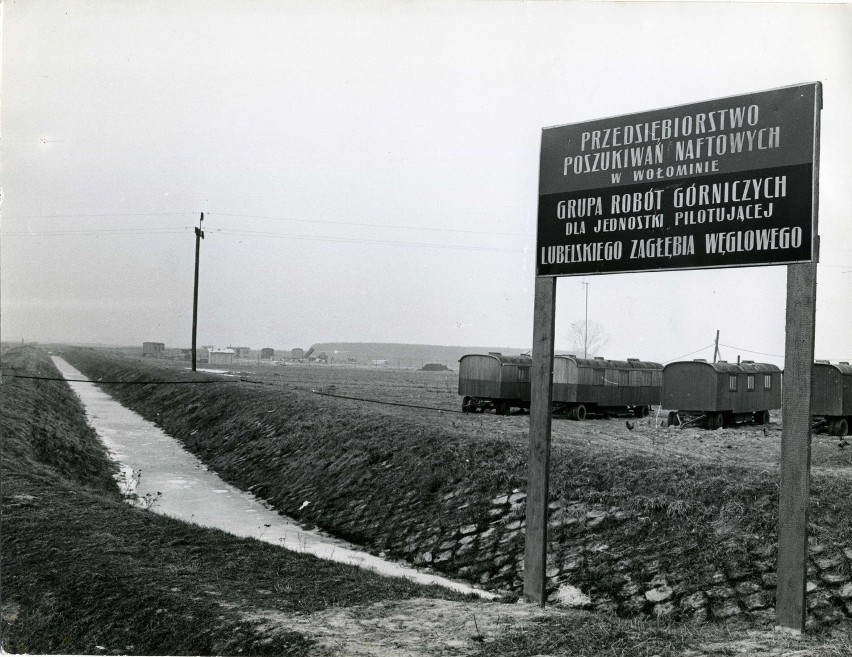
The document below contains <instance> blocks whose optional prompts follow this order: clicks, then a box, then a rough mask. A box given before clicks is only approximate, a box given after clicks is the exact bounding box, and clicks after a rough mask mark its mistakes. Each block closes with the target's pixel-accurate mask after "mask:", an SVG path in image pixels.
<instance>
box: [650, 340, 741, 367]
mask: <svg viewBox="0 0 852 657" xmlns="http://www.w3.org/2000/svg"><path fill="white" fill-rule="evenodd" d="M714 345H715V343H714V342H711V343H710V344H708V345H707V346H706V347H701V349H696V350H695V351H690V352H689V353H688V354H684V355H683V356H678V357H677V358H672V359H670V360H664V361H663V364H664V365H665V364H666V363H672V362H674V361H676V360H680V359H681V358H686V357H687V356H692V354H697V353H698V352H699V351H704V350H705V349H709V348H710V347H712V346H714ZM722 346H723V347H724V346H726V345H722Z"/></svg>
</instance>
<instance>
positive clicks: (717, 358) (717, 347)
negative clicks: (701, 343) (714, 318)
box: [713, 329, 719, 363]
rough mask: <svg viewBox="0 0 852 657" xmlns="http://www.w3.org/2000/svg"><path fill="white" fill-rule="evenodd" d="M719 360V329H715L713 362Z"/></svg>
mask: <svg viewBox="0 0 852 657" xmlns="http://www.w3.org/2000/svg"><path fill="white" fill-rule="evenodd" d="M717 360H719V329H716V348H715V349H714V350H713V362H714V363H715V362H716V361H717Z"/></svg>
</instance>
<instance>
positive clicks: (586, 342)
mask: <svg viewBox="0 0 852 657" xmlns="http://www.w3.org/2000/svg"><path fill="white" fill-rule="evenodd" d="M582 285H585V286H586V329H585V330H584V331H583V358H588V357H589V284H588V283H582Z"/></svg>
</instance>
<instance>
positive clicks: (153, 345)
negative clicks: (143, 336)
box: [142, 342, 166, 358]
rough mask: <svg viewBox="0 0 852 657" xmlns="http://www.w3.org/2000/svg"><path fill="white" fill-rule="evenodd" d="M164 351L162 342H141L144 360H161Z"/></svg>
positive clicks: (164, 347)
mask: <svg viewBox="0 0 852 657" xmlns="http://www.w3.org/2000/svg"><path fill="white" fill-rule="evenodd" d="M165 351H166V345H165V344H163V343H162V342H143V343H142V356H143V357H145V358H162V357H163V355H164V354H165Z"/></svg>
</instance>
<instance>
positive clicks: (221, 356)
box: [207, 349, 236, 365]
mask: <svg viewBox="0 0 852 657" xmlns="http://www.w3.org/2000/svg"><path fill="white" fill-rule="evenodd" d="M235 354H236V352H235V351H234V350H233V349H208V350H207V362H208V363H209V364H210V365H233V364H234V355H235Z"/></svg>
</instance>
